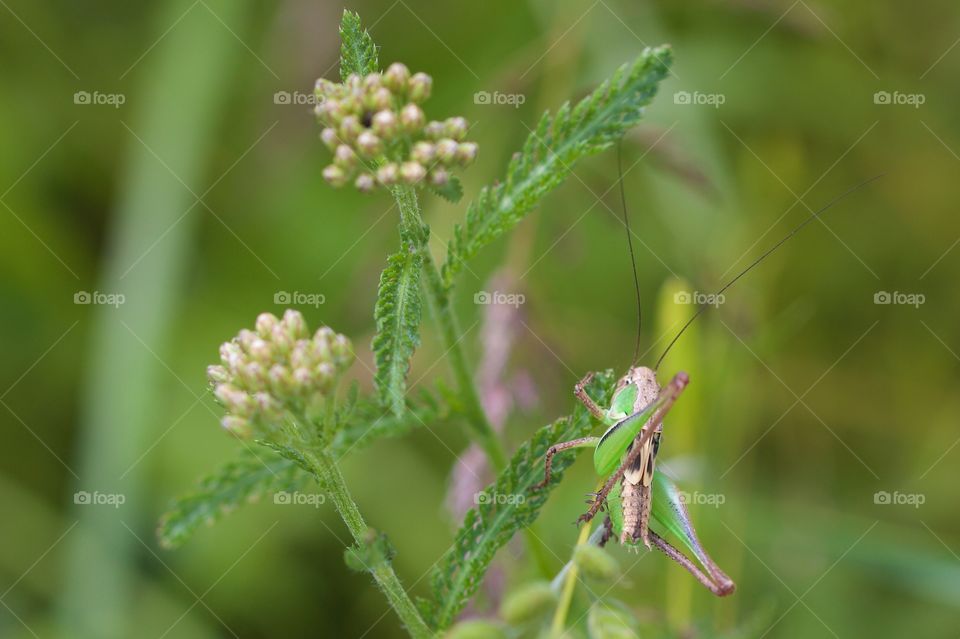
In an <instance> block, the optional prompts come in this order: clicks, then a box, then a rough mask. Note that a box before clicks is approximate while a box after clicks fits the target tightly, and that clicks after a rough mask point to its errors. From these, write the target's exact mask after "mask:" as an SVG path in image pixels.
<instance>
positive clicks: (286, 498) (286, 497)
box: [273, 491, 293, 504]
mask: <svg viewBox="0 0 960 639" xmlns="http://www.w3.org/2000/svg"><path fill="white" fill-rule="evenodd" d="M273 503H275V504H290V503H293V496H292V495H291V494H290V493H288V492H286V491H280V492H279V493H274V495H273Z"/></svg>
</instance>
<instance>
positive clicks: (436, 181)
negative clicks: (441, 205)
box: [430, 167, 450, 186]
mask: <svg viewBox="0 0 960 639" xmlns="http://www.w3.org/2000/svg"><path fill="white" fill-rule="evenodd" d="M449 181H450V173H448V172H447V170H446V169H441V168H439V167H438V168H435V169H433V170H432V171H430V184H432V185H434V186H446V185H447V182H449Z"/></svg>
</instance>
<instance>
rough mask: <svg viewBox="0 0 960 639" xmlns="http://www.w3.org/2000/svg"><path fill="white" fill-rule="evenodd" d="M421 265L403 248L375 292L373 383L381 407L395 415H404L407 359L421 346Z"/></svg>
mask: <svg viewBox="0 0 960 639" xmlns="http://www.w3.org/2000/svg"><path fill="white" fill-rule="evenodd" d="M421 263H422V258H421V257H420V254H419V253H417V252H415V251H413V250H407V249H406V248H404V249H401V251H400V252H399V253H396V254H394V255H391V256H390V257H389V258H387V268H385V269H384V271H383V273H382V274H381V276H380V287H379V289H378V290H377V305H376V307H375V308H374V313H373V315H374V319H375V320H376V323H377V334H376V335H375V336H374V338H373V344H372V348H373V355H374V358H375V359H376V362H377V373H376V376H375V381H376V383H377V391H378V395H379V398H380V402H381V404H382V405H383V406H384V407H386V408H389V409H390V410H391V411H393V414H394V415H401V414H402V413H403V411H404V396H405V394H406V390H407V371H409V370H410V358H411V357H412V356H413V352H414V351H415V350H416V349H417V346H419V345H420V312H421V309H420V307H421V304H420V266H421Z"/></svg>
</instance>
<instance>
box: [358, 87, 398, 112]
mask: <svg viewBox="0 0 960 639" xmlns="http://www.w3.org/2000/svg"><path fill="white" fill-rule="evenodd" d="M364 106H366V107H367V108H368V109H372V110H373V111H383V110H385V109H389V108H391V107H392V106H393V94H392V93H390V89H388V88H386V87H380V88H379V89H377V90H375V91H371V92H370V93H368V94H367V95H366V98H365V99H364Z"/></svg>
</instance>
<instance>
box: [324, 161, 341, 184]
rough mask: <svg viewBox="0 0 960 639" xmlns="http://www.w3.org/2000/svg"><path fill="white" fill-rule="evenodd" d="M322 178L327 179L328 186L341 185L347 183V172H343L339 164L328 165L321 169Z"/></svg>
mask: <svg viewBox="0 0 960 639" xmlns="http://www.w3.org/2000/svg"><path fill="white" fill-rule="evenodd" d="M323 179H324V180H326V181H327V183H328V184H329V185H330V186H337V187H340V186H343V185H344V184H346V183H347V174H346V173H344V172H343V169H341V168H340V167H339V166H336V165H333V164H331V165H329V166H326V167H324V169H323Z"/></svg>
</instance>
